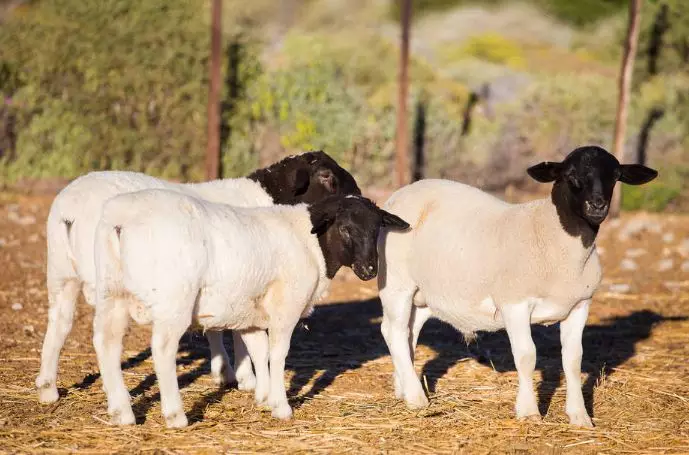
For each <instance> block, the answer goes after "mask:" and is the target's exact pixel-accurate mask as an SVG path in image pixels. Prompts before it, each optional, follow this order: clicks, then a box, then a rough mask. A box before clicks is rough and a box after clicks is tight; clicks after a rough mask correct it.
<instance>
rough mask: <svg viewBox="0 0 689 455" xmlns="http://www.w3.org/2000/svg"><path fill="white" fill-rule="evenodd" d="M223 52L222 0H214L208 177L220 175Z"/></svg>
mask: <svg viewBox="0 0 689 455" xmlns="http://www.w3.org/2000/svg"><path fill="white" fill-rule="evenodd" d="M221 53H222V0H212V6H211V58H210V65H209V68H208V69H209V73H210V74H209V77H208V80H209V86H208V144H207V148H206V179H207V180H214V179H217V178H218V177H219V176H220V83H221V79H220V76H221V75H220V59H221Z"/></svg>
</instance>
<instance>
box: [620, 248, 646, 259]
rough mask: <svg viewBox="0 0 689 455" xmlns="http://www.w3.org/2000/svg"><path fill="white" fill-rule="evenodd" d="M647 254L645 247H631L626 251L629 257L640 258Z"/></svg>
mask: <svg viewBox="0 0 689 455" xmlns="http://www.w3.org/2000/svg"><path fill="white" fill-rule="evenodd" d="M644 254H646V250H645V249H643V248H630V249H628V250H627V251H626V253H625V256H627V257H628V258H638V257H640V256H643V255H644Z"/></svg>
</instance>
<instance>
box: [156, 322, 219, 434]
mask: <svg viewBox="0 0 689 455" xmlns="http://www.w3.org/2000/svg"><path fill="white" fill-rule="evenodd" d="M190 322H191V316H190V315H189V317H185V318H180V319H175V320H156V321H155V322H154V323H153V336H152V338H151V352H152V353H153V364H154V367H155V372H156V376H157V377H158V386H159V387H160V404H161V410H162V413H163V417H164V418H165V423H166V425H167V427H168V428H183V427H186V426H187V416H186V415H185V414H184V405H183V404H182V397H181V395H180V393H179V385H178V383H177V349H178V347H179V340H180V338H182V335H183V334H184V332H185V331H186V330H187V328H188V327H189V324H190ZM221 335H222V333H221ZM228 366H229V364H228Z"/></svg>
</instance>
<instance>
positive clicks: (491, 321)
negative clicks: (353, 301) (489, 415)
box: [378, 146, 657, 427]
mask: <svg viewBox="0 0 689 455" xmlns="http://www.w3.org/2000/svg"><path fill="white" fill-rule="evenodd" d="M527 172H528V174H529V175H530V176H531V177H532V178H534V179H535V180H537V181H539V182H543V183H545V182H555V183H554V185H553V187H552V191H551V196H550V197H549V198H545V199H540V200H536V201H532V202H528V203H524V204H509V203H506V202H503V201H502V200H499V199H497V198H495V197H493V196H491V195H489V194H487V193H484V192H482V191H480V190H479V189H476V188H473V187H471V186H468V185H464V184H461V183H456V182H451V181H447V180H422V181H419V182H416V183H413V184H411V185H408V186H406V187H403V188H401V189H399V190H398V191H396V192H395V193H393V194H392V195H391V197H390V198H389V200H388V201H387V202H386V203H385V204H384V205H383V208H384V209H385V210H387V211H389V212H391V213H394V214H396V215H398V216H400V217H402V218H404V219H405V220H407V221H408V222H410V224H411V225H412V229H411V230H410V231H409V232H406V233H400V232H387V233H386V232H384V233H382V234H381V238H380V239H379V251H380V255H381V257H380V260H381V266H380V273H379V276H378V285H379V289H380V299H381V302H382V305H383V321H382V324H381V332H382V334H383V337H384V339H385V342H386V344H387V346H388V348H389V350H390V354H391V356H392V361H393V365H394V375H393V383H394V390H395V395H396V397H397V398H400V399H404V400H405V401H406V403H407V405H408V407H410V408H421V407H425V406H427V405H428V399H427V397H426V395H425V394H424V390H423V388H422V387H421V383H420V382H419V378H418V377H417V376H416V374H415V370H414V350H415V348H416V344H417V340H418V336H419V332H420V331H421V328H422V326H423V325H424V323H425V322H426V321H427V320H428V319H429V318H430V317H437V318H439V319H441V320H443V321H445V322H447V323H449V324H451V325H453V326H454V327H455V328H456V329H457V330H458V331H460V332H462V333H463V334H464V335H465V338H467V339H471V338H472V337H473V335H474V333H475V332H476V331H478V330H483V331H497V330H500V329H503V328H504V329H506V330H507V334H508V337H509V340H510V345H511V350H512V354H513V357H514V363H515V365H516V368H517V373H518V377H519V389H518V394H517V399H516V408H515V409H516V415H517V418H520V419H521V418H535V419H540V414H539V410H538V406H537V402H536V396H535V394H534V390H533V386H532V376H533V371H534V368H535V364H536V348H535V346H534V343H533V340H532V338H531V329H530V324H532V323H538V324H549V323H555V322H560V336H561V342H562V364H563V369H564V373H565V378H566V381H567V400H566V413H567V415H568V417H569V420H570V423H571V424H575V425H582V426H587V427H591V426H592V423H591V418H590V417H589V415H588V413H587V411H586V408H585V406H584V399H583V396H582V391H581V378H580V373H581V358H582V344H581V340H582V332H583V329H584V325H585V324H586V319H587V317H588V311H589V306H590V303H591V298H592V296H593V293H594V292H595V290H596V288H597V287H598V285H599V283H600V280H601V266H600V263H599V259H598V254H597V252H596V247H595V238H596V234H597V232H598V228H599V225H600V224H601V223H602V222H603V220H604V219H605V217H606V216H607V213H608V207H609V203H610V200H611V197H612V193H613V188H614V186H615V183H616V181H618V180H619V181H621V182H623V183H627V184H631V185H640V184H644V183H647V182H649V181H651V180H653V179H654V178H655V177H656V176H657V172H656V171H654V170H652V169H649V168H647V167H645V166H641V165H620V163H619V162H618V161H617V159H615V157H614V156H612V155H611V154H609V153H608V152H607V151H605V150H604V149H602V148H600V147H595V146H585V147H580V148H577V149H575V150H574V151H572V152H571V153H570V154H569V155H568V156H567V157H566V158H565V159H564V161H562V162H543V163H540V164H538V165H535V166H533V167H530V168H529V169H528V171H527Z"/></svg>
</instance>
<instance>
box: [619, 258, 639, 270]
mask: <svg viewBox="0 0 689 455" xmlns="http://www.w3.org/2000/svg"><path fill="white" fill-rule="evenodd" d="M638 268H639V267H638V266H637V265H636V262H634V261H632V260H631V259H622V262H620V269H622V270H636V269H638Z"/></svg>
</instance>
